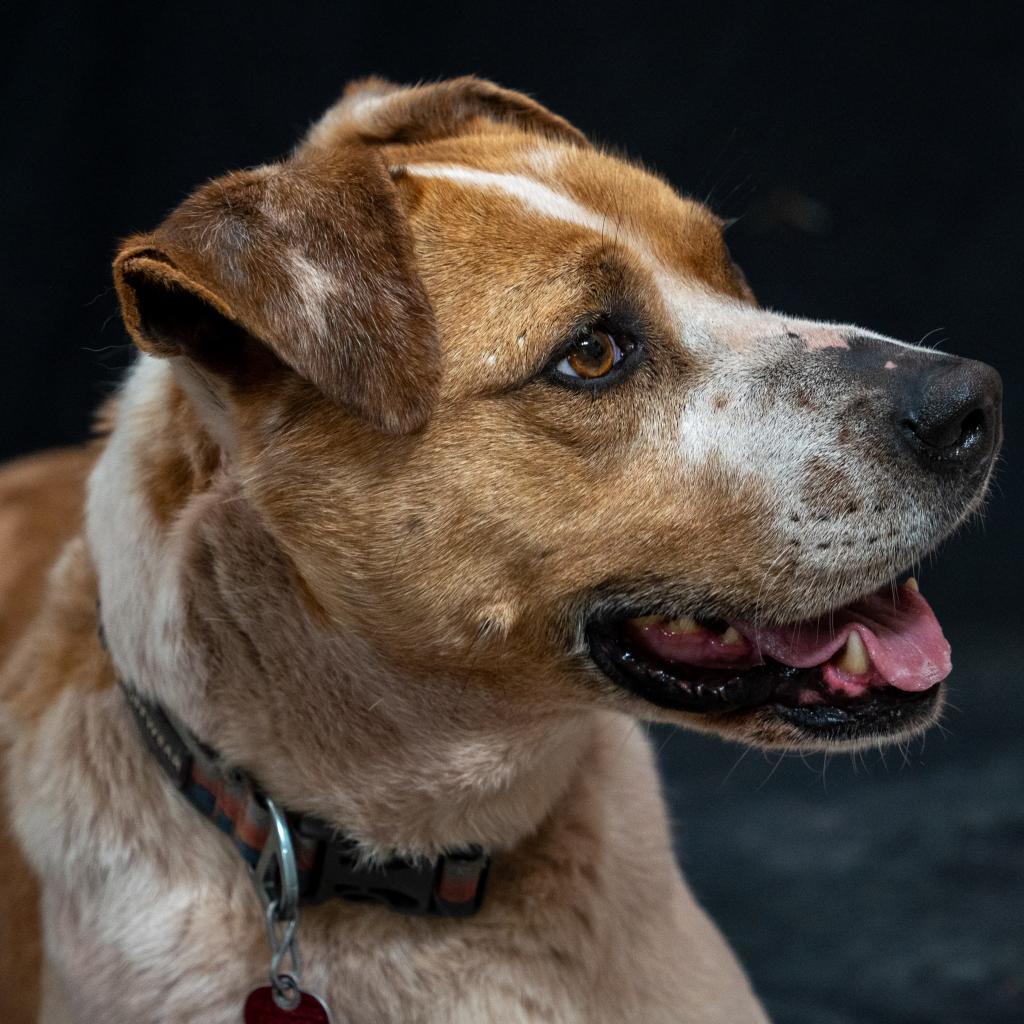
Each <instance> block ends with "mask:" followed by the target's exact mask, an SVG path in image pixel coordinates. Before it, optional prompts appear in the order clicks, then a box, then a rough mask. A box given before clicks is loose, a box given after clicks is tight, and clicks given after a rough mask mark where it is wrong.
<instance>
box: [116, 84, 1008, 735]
mask: <svg viewBox="0 0 1024 1024" xmlns="http://www.w3.org/2000/svg"><path fill="white" fill-rule="evenodd" d="M115 275H116V279H117V284H118V290H119V294H120V296H121V300H122V303H123V307H124V311H125V319H126V322H127V324H128V326H129V328H130V330H131V332H132V333H133V335H134V337H135V338H136V340H137V342H138V344H139V345H140V346H141V347H142V348H143V349H144V350H146V351H148V352H150V353H153V354H157V355H163V356H170V357H173V358H174V359H175V360H176V362H177V364H178V366H179V368H180V371H181V378H182V380H183V381H185V382H186V385H187V390H188V391H189V393H190V394H191V395H192V397H193V399H194V400H195V402H196V404H197V407H198V408H199V409H200V411H201V414H202V415H203V417H204V418H205V419H206V421H207V423H208V426H209V429H210V431H211V433H212V434H213V436H214V437H216V438H217V439H218V441H219V443H220V444H221V446H222V447H223V448H224V449H225V451H226V452H227V453H228V458H229V459H230V461H231V462H232V464H233V465H234V466H235V467H236V471H237V475H238V478H239V479H240V480H241V481H243V486H244V490H245V493H246V494H247V496H248V498H249V499H250V500H251V502H252V503H253V505H254V506H255V508H256V509H257V510H258V512H259V515H260V517H261V520H262V521H263V523H264V524H265V525H266V527H267V528H268V530H269V531H270V532H271V533H272V535H273V536H274V537H275V538H276V540H277V542H278V544H279V545H280V546H281V548H282V549H283V550H284V551H285V552H286V553H287V554H288V556H289V557H290V559H291V560H292V561H293V562H294V564H295V566H296V569H297V572H298V575H299V577H300V578H301V580H302V586H303V588H304V590H305V591H306V592H307V596H308V599H309V602H310V604H311V606H313V607H315V608H316V609H317V610H318V613H319V614H320V615H321V617H322V621H323V623H324V626H323V628H325V629H328V630H339V631H350V632H351V631H355V632H356V633H358V635H359V636H360V637H361V638H362V640H363V641H365V643H366V645H367V646H368V648H369V649H371V650H372V651H373V652H374V656H375V657H376V658H377V659H378V660H379V663H380V664H381V665H383V666H385V667H386V668H387V669H388V671H389V672H391V673H392V674H393V676H394V678H396V679H410V680H415V679H422V678H423V677H424V676H429V677H430V678H431V679H433V680H435V681H437V682H439V683H440V684H444V682H445V681H448V682H450V685H451V686H452V687H458V688H460V689H462V690H463V691H465V690H467V689H468V688H473V689H475V690H477V691H478V692H481V693H483V694H485V695H486V696H487V698H488V699H490V700H493V704H494V708H495V714H497V715H506V716H515V715H517V714H521V713H526V712H527V711H528V710H536V709H538V708H544V709H549V710H550V709H558V708H568V707H576V706H582V705H594V704H597V705H604V706H610V707H618V708H622V709H625V710H628V711H630V712H632V713H634V714H636V715H640V716H644V717H656V718H660V719H667V720H670V721H674V722H680V723H684V724H689V725H693V726H697V727H699V728H706V729H713V730H717V731H719V732H721V733H723V734H726V735H729V736H731V737H734V738H738V739H743V740H747V741H750V742H756V743H760V744H764V745H778V746H798V747H804V748H809V747H818V746H825V745H830V744H831V745H835V744H842V743H856V742H861V741H863V740H867V739H870V740H876V741H877V740H878V739H879V738H882V737H886V736H892V735H906V734H907V733H908V732H911V731H914V730H915V729H917V728H920V727H923V726H924V725H926V724H928V723H929V722H930V721H932V720H933V719H934V717H935V716H936V715H937V713H938V709H939V704H940V700H941V697H940V686H939V683H940V681H941V679H942V678H943V677H944V676H945V675H946V674H947V673H948V670H949V651H948V647H947V645H946V643H945V641H944V639H943V637H942V633H941V630H940V629H939V627H938V625H937V623H936V622H935V620H934V617H933V616H932V614H931V611H930V609H929V608H928V606H927V604H926V603H925V602H924V600H923V598H922V597H921V596H920V595H919V594H918V593H917V590H916V586H915V585H913V583H912V582H911V583H909V584H902V585H901V584H899V583H898V582H897V580H898V578H899V576H900V574H901V573H902V572H903V571H904V570H906V569H907V568H908V567H910V566H912V565H913V563H914V562H915V561H916V560H918V559H919V558H920V557H921V556H922V555H923V554H924V553H925V552H927V551H929V550H930V549H932V548H933V547H934V546H935V545H936V544H937V543H938V542H939V541H941V540H942V539H943V538H944V537H945V536H947V535H948V534H949V533H950V531H952V530H953V529H954V528H955V527H956V526H957V524H958V523H960V522H961V521H962V520H963V519H964V517H965V516H967V515H968V514H969V513H970V512H971V511H972V510H973V509H975V508H976V507H977V506H978V503H979V502H980V501H981V499H982V497H983V495H984V492H985V489H986V485H987V482H988V479H989V475H990V472H991V468H992V464H993V460H994V457H995V454H996V450H997V448H998V444H999V439H1000V420H999V406H1000V382H999V378H998V376H997V375H996V374H995V372H994V371H992V370H991V369H990V368H989V367H987V366H985V365H983V364H980V363H976V362H970V361H966V360H963V359H958V358H956V357H954V356H950V355H946V354H940V353H937V352H933V351H930V350H925V349H921V348H917V347H915V346H911V345H907V344H903V343H901V342H897V341H893V340H890V339H888V338H884V337H881V336H879V335H877V334H873V333H871V332H868V331H865V330H862V329H859V328H855V327H851V326H846V325H837V324H830V323H815V322H809V321H805V320H799V319H795V318H791V317H786V316H782V315H780V314H777V313H774V312H770V311H766V310H764V309H761V308H760V307H759V306H758V305H757V303H756V301H755V300H754V298H753V295H752V294H751V291H750V289H749V287H748V286H747V284H746V282H745V281H744V279H743V276H742V274H741V273H740V271H739V270H738V268H737V267H736V266H735V265H734V263H733V261H732V260H731V258H730V255H729V251H728V249H727V247H726V244H725V242H724V241H723V237H722V224H721V222H720V221H719V220H718V219H717V218H716V217H715V216H714V215H713V214H712V213H711V212H710V211H709V210H708V209H706V208H705V207H703V206H702V205H700V204H699V203H697V202H694V201H692V200H690V199H687V198H685V197H682V196H680V195H679V194H677V193H676V192H675V191H674V190H673V189H672V188H670V187H669V186H668V185H667V184H666V183H665V182H663V181H662V180H660V179H659V178H657V177H656V176H654V175H652V174H650V173H648V172H646V171H645V170H643V169H641V168H639V167H637V166H635V165H633V164H630V163H628V162H625V161H623V160H622V159H619V158H617V157H615V156H612V155H609V154H608V153H606V152H603V151H601V150H599V149H596V148H593V147H591V146H590V145H589V144H588V143H587V141H586V140H585V139H584V138H583V136H581V135H580V133H579V132H577V131H576V130H575V129H574V128H572V127H571V126H570V125H568V124H567V123H566V122H564V121H563V120H561V119H560V118H558V117H557V116H555V115H554V114H552V113H550V112H548V111H547V110H545V109H543V108H542V107H540V106H538V105H537V104H535V103H533V102H532V101H531V100H529V99H527V98H526V97H524V96H521V95H519V94H516V93H511V92H507V91H505V90H502V89H499V88H497V87H495V86H492V85H490V84H488V83H485V82H481V81H478V80H475V79H461V80H457V81H453V82H448V83H443V84H440V85H434V86H424V87H419V88H415V89H399V88H395V87H393V86H390V85H388V84H386V83H383V82H379V81H376V80H375V81H370V82H364V83H360V84H358V85H356V86H355V87H353V88H351V89H350V90H349V91H348V92H347V93H346V95H345V96H344V97H343V98H342V100H341V101H340V102H339V104H338V105H337V106H336V107H335V108H333V109H332V110H330V111H329V112H328V113H327V115H326V116H325V117H324V118H323V119H322V120H321V121H320V122H319V123H318V124H317V125H315V126H314V128H313V130H312V131H311V132H310V134H309V136H308V137H307V138H306V139H305V140H304V141H303V143H302V144H301V145H300V146H299V148H298V149H297V150H296V151H295V153H294V154H293V155H292V156H291V157H290V158H289V159H288V160H286V161H284V162H282V163H279V164H275V165H270V166H265V167H261V168H258V169H255V170H251V171H246V172H242V173H238V174H233V175H229V176H227V177H225V178H221V179H218V180H216V181H213V182H212V183H210V184H208V185H206V186H204V187H203V188H201V189H200V190H198V191H197V192H196V193H195V194H194V195H193V196H192V197H190V198H189V199H188V200H186V202H185V203H184V204H182V206H181V207H179V208H178V209H177V210H176V211H175V212H174V213H173V214H172V215H171V216H170V217H169V218H168V220H167V221H166V222H165V223H164V224H163V225H162V226H161V227H160V228H159V229H158V230H157V231H155V232H153V233H152V234H150V235H146V236H141V237H137V238H134V239H131V240H129V241H128V242H127V243H126V244H125V246H124V247H123V248H122V250H121V253H120V255H119V256H118V258H117V261H116V264H115Z"/></svg>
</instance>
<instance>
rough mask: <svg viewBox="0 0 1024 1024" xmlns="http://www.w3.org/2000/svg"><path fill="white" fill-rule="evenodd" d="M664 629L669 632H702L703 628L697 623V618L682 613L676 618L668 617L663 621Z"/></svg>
mask: <svg viewBox="0 0 1024 1024" xmlns="http://www.w3.org/2000/svg"><path fill="white" fill-rule="evenodd" d="M665 629H667V630H668V631H669V632H670V633H702V632H703V630H702V629H701V627H700V626H698V625H697V620H696V619H695V618H693V617H692V616H690V615H682V616H680V617H679V618H678V619H669V621H668V622H666V623H665Z"/></svg>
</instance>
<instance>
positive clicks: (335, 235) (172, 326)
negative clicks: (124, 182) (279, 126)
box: [114, 145, 439, 433]
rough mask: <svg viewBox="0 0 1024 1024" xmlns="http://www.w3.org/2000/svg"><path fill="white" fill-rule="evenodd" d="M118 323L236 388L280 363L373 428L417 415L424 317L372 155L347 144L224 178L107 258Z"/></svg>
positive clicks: (407, 252) (397, 426)
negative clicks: (111, 263) (111, 260)
mask: <svg viewBox="0 0 1024 1024" xmlns="http://www.w3.org/2000/svg"><path fill="white" fill-rule="evenodd" d="M114 280H115V284H116V287H117V292H118V297H119V299H120V302H121V308H122V313H123V316H124V321H125V324H126V326H127V327H128V330H129V332H130V333H131V335H132V337H133V338H134V340H135V342H136V343H137V344H138V345H139V347H140V348H142V349H143V350H144V351H146V352H149V353H151V354H153V355H156V356H185V357H187V358H189V359H191V360H193V361H194V362H196V363H198V364H199V365H201V366H203V367H204V368H205V369H207V370H209V371H212V372H213V373H215V374H217V375H219V376H221V377H224V378H226V379H227V381H228V383H229V384H232V383H234V384H236V385H244V384H245V383H246V380H247V379H251V378H252V377H253V375H254V374H265V373H266V371H267V370H268V369H270V368H272V367H274V366H276V367H277V368H278V369H281V364H284V365H285V366H287V367H290V368H291V370H293V371H294V372H295V373H297V374H299V375H300V376H301V377H304V378H305V379H306V380H308V381H310V382H311V383H312V384H314V385H315V386H316V387H317V388H319V389H320V391H321V392H323V394H324V395H326V396H327V397H328V398H330V399H332V400H334V401H335V402H338V403H339V404H341V405H344V406H347V407H348V408H350V409H352V410H353V411H354V412H356V413H358V414H359V415H361V416H363V417H365V418H366V419H367V420H369V421H370V422H371V423H373V424H374V425H375V426H377V427H378V428H380V429H383V430H387V431H391V432H395V433H402V432H407V431H410V430H414V429H416V428H417V427H419V426H421V425H422V424H423V423H424V421H425V420H426V419H427V417H428V415H429V413H430V410H431V408H432V405H433V402H434V399H435V396H436V392H437V387H438V378H439V356H438V343H437V337H436V333H435V326H434V319H433V313H432V311H431V308H430V304H429V302H428V300H427V297H426V294H425V293H424V290H423V287H422V285H421V283H420V281H419V279H418V277H417V274H416V269H415V262H414V255H413V246H412V239H411V235H410V232H409V230H408V226H407V224H406V221H405V218H404V215H403V213H402V210H401V206H400V204H399V200H398V196H397V192H396V190H395V187H394V185H393V183H392V181H391V179H390V177H389V176H388V173H387V170H386V169H385V167H384V165H383V163H382V161H381V159H380V157H379V156H378V155H377V154H376V153H375V152H374V151H373V150H371V149H368V148H366V147H360V146H357V145H352V146H344V147H337V148H335V149H334V150H332V151H331V152H329V153H328V152H323V153H317V154H310V155H307V156H305V157H302V156H300V157H297V158H295V159H293V160H291V161H288V162H286V163H283V164H277V165H271V166H267V167H261V168H257V169H255V170H250V171H242V172H239V173H235V174H229V175H226V176H225V177H223V178H219V179H217V180H215V181H213V182H210V183H209V184H207V185H205V186H203V187H202V188H200V189H199V190H198V191H197V192H195V193H194V194H193V195H192V196H190V197H189V198H188V199H186V200H185V202H184V203H182V204H181V206H179V207H178V208H177V209H176V210H175V211H174V212H173V213H172V214H171V215H170V216H169V217H168V218H167V220H166V221H165V222H164V223H163V224H162V225H161V226H160V227H159V228H157V229H156V230H155V231H154V232H152V233H151V234H147V235H139V236H136V237H134V238H130V239H128V240H127V241H126V242H125V243H124V245H123V246H122V248H121V250H120V252H119V254H118V256H117V258H116V259H115V261H114Z"/></svg>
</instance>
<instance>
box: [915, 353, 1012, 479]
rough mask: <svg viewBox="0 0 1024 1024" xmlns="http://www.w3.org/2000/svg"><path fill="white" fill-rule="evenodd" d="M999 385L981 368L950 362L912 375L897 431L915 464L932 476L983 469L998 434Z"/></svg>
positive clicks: (963, 361)
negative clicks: (914, 378) (930, 471)
mask: <svg viewBox="0 0 1024 1024" xmlns="http://www.w3.org/2000/svg"><path fill="white" fill-rule="evenodd" d="M1002 395H1003V383H1002V380H1000V377H999V374H998V373H996V371H995V370H993V369H992V367H991V366H987V365H986V364H985V363H978V362H975V361H974V360H971V359H951V360H947V361H943V362H941V363H938V364H937V365H934V366H931V367H928V368H927V369H924V368H922V370H921V371H920V372H919V373H918V374H917V375H916V380H915V381H914V384H913V386H911V387H910V388H908V389H907V391H906V392H905V395H904V401H903V402H902V403H900V404H901V405H902V406H903V408H902V409H900V410H899V413H898V421H897V429H898V430H899V431H900V432H901V434H902V437H903V440H904V441H905V442H906V444H907V446H908V447H909V448H910V449H911V451H912V452H913V453H914V454H915V456H916V457H917V459H918V461H919V462H921V464H922V465H924V466H925V467H926V468H929V469H931V470H933V471H950V472H952V471H958V472H964V471H970V470H973V469H977V468H979V467H981V466H983V465H985V464H987V462H988V460H989V458H990V457H991V456H992V453H993V451H994V450H995V447H996V442H997V440H998V437H999V432H1000V429H1001V428H1000V405H1001V403H1002Z"/></svg>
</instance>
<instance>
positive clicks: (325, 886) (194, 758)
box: [121, 682, 490, 917]
mask: <svg viewBox="0 0 1024 1024" xmlns="http://www.w3.org/2000/svg"><path fill="white" fill-rule="evenodd" d="M121 689H122V691H123V692H124V695H125V698H126V699H127V702H128V706H129V708H131V711H132V714H133V716H134V718H135V721H136V722H137V723H138V726H139V731H140V732H141V734H142V738H143V740H144V741H145V743H146V746H147V747H148V748H149V750H150V752H151V753H152V754H153V756H154V757H155V759H156V761H157V763H158V764H159V765H160V767H161V768H162V769H163V771H164V774H165V775H167V777H168V778H169V779H170V780H171V781H172V782H173V783H174V786H175V788H176V789H177V790H178V791H179V792H180V793H181V794H182V795H183V796H184V797H185V799H186V800H188V802H189V803H190V804H191V805H192V806H193V807H194V808H196V810H197V811H199V813H200V814H202V815H203V817H205V818H208V819H209V820H210V821H212V822H213V823H214V824H215V825H216V826H217V827H218V828H219V829H220V830H221V831H222V832H224V833H225V834H226V835H227V836H228V837H229V838H230V839H231V841H232V842H233V843H234V846H235V849H237V850H238V852H239V854H241V856H242V859H243V860H244V861H245V862H246V864H248V865H249V868H250V869H251V870H252V872H253V874H254V876H255V879H256V883H257V888H258V889H260V890H261V894H262V890H263V889H264V888H266V889H268V890H273V892H275V893H276V894H277V895H276V897H275V898H277V899H278V900H279V901H280V900H283V899H289V900H291V901H293V902H295V903H298V902H303V903H323V902H324V901H325V900H329V899H342V900H350V901H353V902H358V903H377V904H381V905H383V906H386V907H389V908H390V909H391V910H395V911H397V912H399V913H402V914H415V915H421V916H422V915H426V916H433V917H470V916H472V915H473V914H475V913H476V912H477V911H478V910H479V909H480V906H481V904H482V903H483V897H484V891H485V888H486V883H487V875H488V870H489V868H490V858H489V857H488V856H487V855H486V854H485V853H484V852H483V851H482V850H481V849H480V848H479V847H470V848H468V849H466V850H461V851H456V852H454V853H446V854H443V855H441V856H440V857H437V858H436V859H434V860H411V859H409V860H407V859H402V858H394V859H391V860H388V861H387V862H386V863H383V864H377V863H367V862H366V861H365V858H361V857H360V856H359V850H358V845H357V843H356V841H355V840H353V839H351V838H347V837H345V836H342V835H339V834H338V832H337V830H336V829H334V828H332V827H331V826H330V825H328V824H326V823H325V822H323V821H319V820H318V819H316V818H311V817H308V816H306V815H300V814H289V813H287V812H282V811H280V810H279V809H278V808H277V806H276V805H275V803H274V802H273V801H272V800H271V799H270V798H269V797H268V796H267V794H266V793H264V792H263V791H262V790H261V789H259V787H258V786H256V784H255V783H254V782H253V781H252V780H251V779H250V778H249V777H248V776H247V775H246V774H245V773H244V772H242V771H239V770H237V769H234V768H226V767H224V766H223V764H222V762H221V760H220V758H219V757H218V756H217V754H216V753H215V752H214V751H213V750H211V749H210V748H209V747H207V746H205V745H204V744H202V743H201V742H200V741H199V740H198V739H197V738H196V737H195V736H193V735H192V734H191V733H190V732H189V731H188V730H187V729H186V728H185V727H184V726H182V725H181V724H180V723H177V722H175V720H174V719H173V717H172V716H171V714H170V713H169V712H168V711H167V710H166V709H165V708H162V707H161V706H160V705H158V704H155V703H153V702H151V701H148V700H146V699H145V698H144V697H142V696H141V695H140V694H139V693H137V692H136V691H135V690H133V689H132V688H131V687H129V686H127V685H125V684H124V683H123V682H122V683H121Z"/></svg>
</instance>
